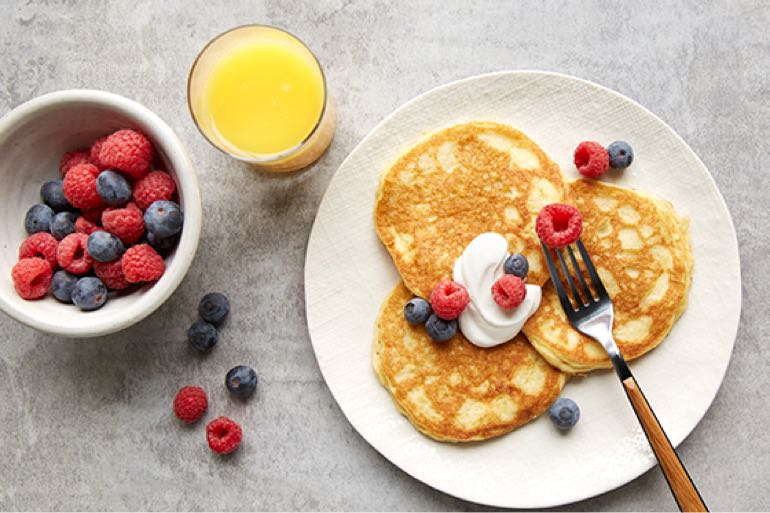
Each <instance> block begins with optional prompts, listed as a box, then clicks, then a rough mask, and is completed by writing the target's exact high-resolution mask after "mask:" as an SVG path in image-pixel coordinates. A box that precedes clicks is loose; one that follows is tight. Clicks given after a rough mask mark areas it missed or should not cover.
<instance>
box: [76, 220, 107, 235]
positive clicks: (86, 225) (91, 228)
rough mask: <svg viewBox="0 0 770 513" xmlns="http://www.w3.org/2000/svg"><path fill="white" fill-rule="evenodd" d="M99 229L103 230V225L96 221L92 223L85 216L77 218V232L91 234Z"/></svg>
mask: <svg viewBox="0 0 770 513" xmlns="http://www.w3.org/2000/svg"><path fill="white" fill-rule="evenodd" d="M98 230H101V227H99V226H98V225H97V224H96V223H92V222H91V221H89V220H88V219H86V218H85V216H80V217H78V218H77V219H76V220H75V232H77V233H85V234H86V235H91V234H92V233H94V232H95V231H98Z"/></svg>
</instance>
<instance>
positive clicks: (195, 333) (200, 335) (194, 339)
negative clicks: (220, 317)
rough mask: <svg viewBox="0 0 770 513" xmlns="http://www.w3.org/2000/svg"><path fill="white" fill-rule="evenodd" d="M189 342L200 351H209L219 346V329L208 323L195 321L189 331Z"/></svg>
mask: <svg viewBox="0 0 770 513" xmlns="http://www.w3.org/2000/svg"><path fill="white" fill-rule="evenodd" d="M187 340H189V341H190V344H191V345H192V346H193V347H194V348H195V349H197V350H198V351H202V352H205V351H208V350H210V349H211V348H212V347H214V346H215V345H217V340H218V335H217V328H216V326H214V325H213V324H211V323H209V322H206V321H195V322H194V323H192V325H191V326H190V329H188V330H187Z"/></svg>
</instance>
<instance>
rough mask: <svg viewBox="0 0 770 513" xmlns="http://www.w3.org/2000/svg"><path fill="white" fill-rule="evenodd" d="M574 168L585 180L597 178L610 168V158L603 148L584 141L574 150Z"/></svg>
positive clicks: (592, 142)
mask: <svg viewBox="0 0 770 513" xmlns="http://www.w3.org/2000/svg"><path fill="white" fill-rule="evenodd" d="M574 162H575V167H576V168H577V170H578V171H579V172H580V174H581V175H583V176H585V177H586V178H599V177H600V176H602V175H603V174H604V172H605V171H607V169H608V168H609V167H610V156H609V154H608V153H607V150H606V149H604V146H602V145H601V144H599V143H598V142H594V141H584V142H582V143H580V144H578V147H577V148H575V155H574Z"/></svg>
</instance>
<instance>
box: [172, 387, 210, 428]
mask: <svg viewBox="0 0 770 513" xmlns="http://www.w3.org/2000/svg"><path fill="white" fill-rule="evenodd" d="M208 407H209V399H208V397H207V396H206V392H205V391H204V390H203V389H202V388H200V387H191V386H186V387H182V388H181V389H180V390H179V392H177V394H176V397H175V398H174V415H176V418H178V419H179V420H181V421H182V422H184V423H186V424H193V423H195V422H198V421H199V420H200V419H201V417H203V414H204V413H206V409H208Z"/></svg>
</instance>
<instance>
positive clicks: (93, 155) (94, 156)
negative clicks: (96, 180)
mask: <svg viewBox="0 0 770 513" xmlns="http://www.w3.org/2000/svg"><path fill="white" fill-rule="evenodd" d="M106 140H107V136H106V135H105V136H104V137H100V138H98V139H97V140H95V141H94V143H93V144H92V145H91V149H90V150H88V157H89V159H90V160H91V164H93V165H95V166H96V167H98V168H99V169H105V167H104V166H103V165H102V163H101V161H100V160H99V153H100V152H101V151H102V145H103V144H104V141H106Z"/></svg>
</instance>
